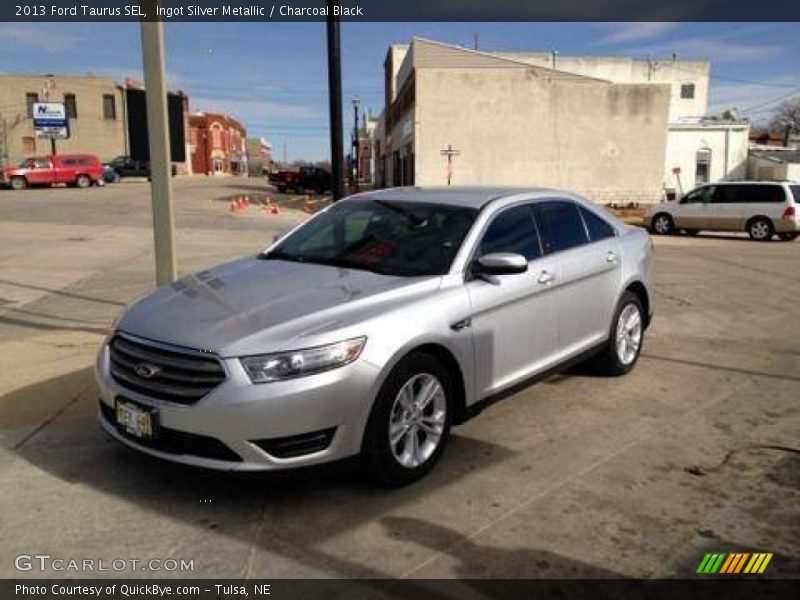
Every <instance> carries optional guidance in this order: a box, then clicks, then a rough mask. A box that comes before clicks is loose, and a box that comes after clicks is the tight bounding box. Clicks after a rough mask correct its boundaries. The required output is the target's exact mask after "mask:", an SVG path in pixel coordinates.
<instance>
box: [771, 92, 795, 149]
mask: <svg viewBox="0 0 800 600" xmlns="http://www.w3.org/2000/svg"><path fill="white" fill-rule="evenodd" d="M769 126H770V129H771V130H772V131H774V132H776V133H777V132H780V133H783V135H784V144H786V143H788V141H789V136H791V135H792V134H793V133H800V98H791V99H789V100H785V101H784V102H781V103H780V104H779V105H778V107H777V108H776V109H775V112H774V113H773V114H772V119H770V122H769Z"/></svg>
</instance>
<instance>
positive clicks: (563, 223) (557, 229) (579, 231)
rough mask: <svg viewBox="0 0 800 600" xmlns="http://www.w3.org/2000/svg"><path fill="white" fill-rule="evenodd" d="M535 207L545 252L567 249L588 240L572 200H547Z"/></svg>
mask: <svg viewBox="0 0 800 600" xmlns="http://www.w3.org/2000/svg"><path fill="white" fill-rule="evenodd" d="M536 208H537V216H538V220H539V224H540V225H541V228H542V240H543V242H544V250H545V252H546V253H550V252H558V251H559V250H567V249H569V248H574V247H575V246H580V245H582V244H585V243H587V242H588V241H589V240H588V239H587V237H586V228H585V227H584V226H583V219H581V215H580V213H579V212H578V207H577V206H576V205H575V204H573V203H572V202H547V203H546V204H540V205H538V206H537V207H536Z"/></svg>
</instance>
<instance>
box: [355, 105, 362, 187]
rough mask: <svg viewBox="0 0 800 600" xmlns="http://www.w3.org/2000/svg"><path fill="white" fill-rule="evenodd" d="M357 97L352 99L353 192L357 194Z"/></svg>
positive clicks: (358, 149)
mask: <svg viewBox="0 0 800 600" xmlns="http://www.w3.org/2000/svg"><path fill="white" fill-rule="evenodd" d="M360 102H361V101H360V100H359V99H358V96H356V97H355V98H353V190H354V191H356V192H358V169H359V166H360V165H359V164H358V161H359V152H360V148H359V140H358V105H359V104H360Z"/></svg>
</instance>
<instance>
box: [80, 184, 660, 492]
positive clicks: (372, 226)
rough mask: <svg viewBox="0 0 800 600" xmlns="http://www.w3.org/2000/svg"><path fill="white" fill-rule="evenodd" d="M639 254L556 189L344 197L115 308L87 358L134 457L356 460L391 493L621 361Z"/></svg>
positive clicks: (584, 205)
mask: <svg viewBox="0 0 800 600" xmlns="http://www.w3.org/2000/svg"><path fill="white" fill-rule="evenodd" d="M651 252H652V244H651V240H650V238H649V235H648V234H647V232H646V231H645V230H643V229H641V228H636V227H631V226H627V225H625V224H623V223H621V222H620V221H618V220H616V219H615V218H614V217H613V216H611V215H609V214H608V213H606V212H605V211H603V210H602V209H600V208H598V207H596V206H595V205H593V204H592V203H591V202H588V201H586V200H583V199H581V198H579V197H577V196H574V195H571V194H568V193H562V192H555V191H552V190H541V189H534V190H523V191H513V192H512V191H502V190H498V189H492V188H488V189H459V188H446V189H438V190H437V189H424V188H400V189H390V190H381V191H375V192H368V193H364V194H359V195H355V196H351V197H350V198H347V199H345V200H342V201H340V202H337V203H335V204H333V205H331V206H330V207H328V208H326V209H325V210H323V211H321V212H319V213H317V214H316V215H314V216H313V217H311V218H310V219H309V220H307V221H305V222H304V223H303V224H301V225H299V226H298V227H296V228H295V229H294V230H292V231H290V232H289V233H288V234H286V235H285V236H284V237H283V238H281V239H279V240H278V241H276V242H275V243H274V244H273V245H272V246H270V247H269V248H268V249H267V250H265V251H264V252H262V253H261V254H258V255H257V256H249V257H246V258H243V259H240V260H237V261H234V262H232V263H228V264H226V265H222V266H219V267H216V268H212V269H210V270H207V271H203V272H201V273H198V274H196V275H190V276H186V277H184V278H182V279H179V280H178V281H176V282H175V283H173V284H172V285H167V286H163V287H161V288H159V289H158V290H156V291H155V292H153V293H152V294H150V295H148V296H145V297H143V298H142V299H140V300H138V301H136V302H134V303H133V304H132V305H130V306H129V307H128V308H127V309H126V310H125V311H124V312H123V313H122V314H121V316H120V317H119V318H118V320H117V321H116V322H115V324H114V326H113V328H112V329H113V332H112V334H111V335H110V336H109V337H108V339H107V340H106V341H105V342H104V343H103V345H102V347H101V349H100V351H99V354H98V357H97V366H96V367H97V368H96V373H97V380H98V383H99V390H100V411H99V420H100V423H101V425H102V427H103V428H104V429H105V431H106V432H108V433H109V434H110V435H111V436H112V437H114V438H116V439H117V440H118V441H120V442H123V443H125V444H127V445H129V446H132V447H133V448H136V449H138V450H140V451H142V452H147V453H149V454H153V455H155V456H158V457H161V458H164V459H168V460H172V461H176V462H180V463H185V464H190V465H196V466H203V467H209V468H214V469H224V470H240V471H254V470H273V469H285V468H291V467H300V466H305V465H311V464H317V463H323V462H326V461H332V460H336V459H341V458H344V457H347V456H351V455H357V454H360V455H361V457H362V460H363V463H364V465H365V466H366V467H367V469H368V471H369V472H370V473H371V474H372V475H373V476H374V477H375V478H377V479H378V480H380V481H382V482H385V483H387V484H392V485H400V484H405V483H409V482H411V481H413V480H415V479H417V478H419V477H421V476H422V475H424V474H425V473H426V472H427V471H428V470H429V469H430V468H431V467H432V466H433V464H434V463H435V462H436V460H437V459H438V458H439V456H440V455H441V453H442V451H443V450H444V447H445V445H446V444H447V441H448V436H449V433H450V427H451V426H452V425H456V424H459V423H463V422H464V421H465V420H467V419H468V418H470V417H471V416H474V415H476V414H477V413H478V412H480V410H481V409H482V408H484V407H485V406H487V405H488V404H489V403H491V402H493V401H494V400H497V399H498V398H501V397H502V396H504V395H508V394H509V393H511V392H513V391H515V390H516V389H518V388H519V386H520V385H523V384H526V383H530V382H532V381H535V380H536V379H539V378H542V377H544V376H546V375H548V374H551V373H553V372H554V371H556V370H560V369H564V368H566V367H567V366H568V365H571V364H573V363H576V362H579V361H583V360H587V359H591V360H592V361H593V363H594V365H595V368H597V369H599V370H601V371H602V372H604V373H607V374H612V375H621V374H625V373H627V372H629V371H630V370H631V369H632V368H633V367H634V365H635V364H636V361H637V358H638V357H639V353H640V351H641V348H642V341H643V335H644V332H645V329H646V328H647V326H648V325H649V323H650V320H651V315H652V312H653V305H652V301H651V298H652V293H651V291H650V289H651V288H650V285H651V284H650V282H651V272H650V271H651Z"/></svg>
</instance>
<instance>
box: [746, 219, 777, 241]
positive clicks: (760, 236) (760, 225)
mask: <svg viewBox="0 0 800 600" xmlns="http://www.w3.org/2000/svg"><path fill="white" fill-rule="evenodd" d="M773 233H775V229H774V228H773V226H772V221H770V220H769V219H767V218H764V217H757V218H755V219H753V220H752V221H750V222H749V223H748V224H747V234H748V235H749V236H750V239H751V240H755V241H757V242H766V241H769V240H770V238H772V234H773Z"/></svg>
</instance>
